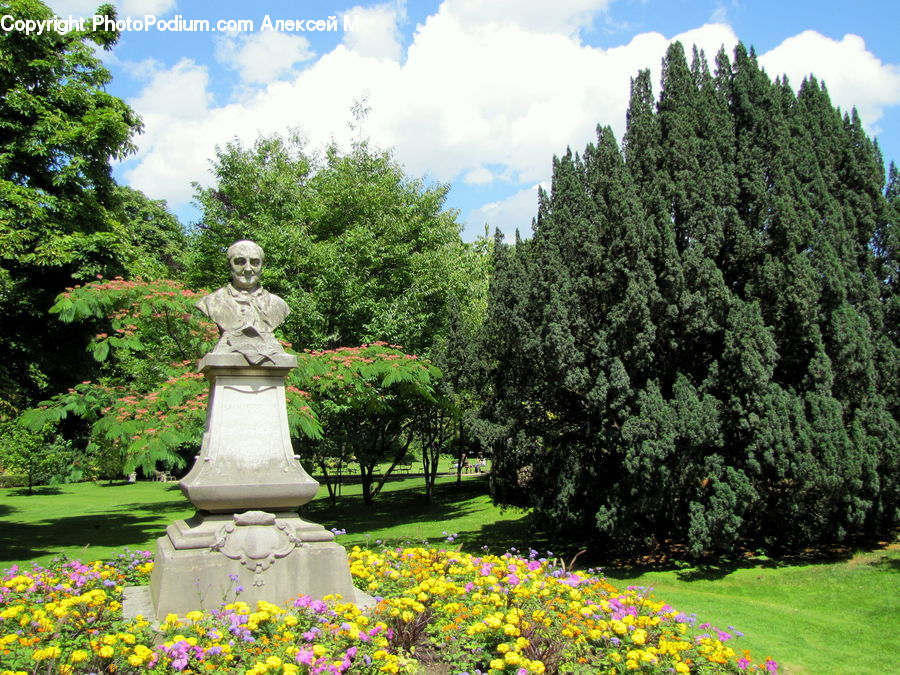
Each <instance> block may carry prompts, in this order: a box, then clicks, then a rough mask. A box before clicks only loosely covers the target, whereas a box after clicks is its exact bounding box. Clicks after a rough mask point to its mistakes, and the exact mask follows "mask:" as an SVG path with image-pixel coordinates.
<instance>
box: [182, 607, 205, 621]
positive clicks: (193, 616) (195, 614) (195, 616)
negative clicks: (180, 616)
mask: <svg viewBox="0 0 900 675" xmlns="http://www.w3.org/2000/svg"><path fill="white" fill-rule="evenodd" d="M185 616H186V617H187V618H188V619H190V620H191V621H200V620H201V619H202V618H203V612H200V611H198V610H196V609H195V610H193V611H192V612H188V613H187V614H186V615H185Z"/></svg>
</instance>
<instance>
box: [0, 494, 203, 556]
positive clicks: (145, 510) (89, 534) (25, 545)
mask: <svg viewBox="0 0 900 675" xmlns="http://www.w3.org/2000/svg"><path fill="white" fill-rule="evenodd" d="M186 505H187V506H189V503H188V502H187V501H186V500H184V499H181V500H177V501H176V500H172V501H167V502H161V503H155V504H147V503H132V504H120V505H117V506H113V507H110V510H109V511H108V512H105V513H90V514H83V515H77V516H69V517H65V518H56V519H54V520H47V521H39V522H34V523H17V522H9V521H0V562H3V561H8V560H27V559H30V558H38V557H40V556H44V555H49V554H51V553H53V552H54V551H58V550H59V549H60V548H65V547H78V546H81V547H84V548H85V549H89V548H90V547H91V546H110V547H115V548H125V547H136V546H137V547H140V546H146V543H147V541H148V540H149V539H151V538H152V537H154V536H161V535H162V534H163V532H164V531H165V527H166V525H167V524H168V522H167V519H165V518H161V517H160V516H164V514H166V513H171V514H173V516H172V520H174V517H175V514H181V513H184V511H185V506H186ZM123 512H124V513H123ZM87 555H88V556H89V555H90V554H87Z"/></svg>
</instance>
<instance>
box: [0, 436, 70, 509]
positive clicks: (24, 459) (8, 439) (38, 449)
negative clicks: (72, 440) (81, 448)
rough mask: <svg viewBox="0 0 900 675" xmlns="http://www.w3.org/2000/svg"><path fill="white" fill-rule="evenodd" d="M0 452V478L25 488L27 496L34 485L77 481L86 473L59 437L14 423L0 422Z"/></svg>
mask: <svg viewBox="0 0 900 675" xmlns="http://www.w3.org/2000/svg"><path fill="white" fill-rule="evenodd" d="M0 448H3V458H2V461H0V469H2V472H3V473H2V475H4V476H5V475H9V476H11V477H13V480H12V481H11V482H12V483H13V484H15V485H21V486H22V487H26V488H28V494H31V493H32V491H33V490H32V488H34V486H36V485H48V484H52V483H66V482H69V481H75V480H80V479H81V478H82V477H83V476H84V475H85V473H86V469H87V467H86V465H85V463H84V461H83V457H81V456H80V454H79V453H77V452H76V451H75V450H74V449H73V448H72V447H71V446H70V445H69V444H68V443H66V442H65V441H64V440H63V438H62V437H61V436H60V435H59V434H53V433H50V432H49V431H48V430H46V429H40V430H38V431H32V430H30V429H27V428H25V427H24V426H22V425H21V424H19V423H18V421H17V420H0Z"/></svg>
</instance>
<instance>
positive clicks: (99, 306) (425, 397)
mask: <svg viewBox="0 0 900 675" xmlns="http://www.w3.org/2000/svg"><path fill="white" fill-rule="evenodd" d="M203 295H204V293H202V292H196V291H192V290H190V289H188V288H185V286H184V285H183V284H181V283H180V282H177V281H171V280H165V279H163V280H157V281H149V282H148V281H141V280H136V281H125V280H123V279H121V278H116V279H114V280H111V281H106V280H98V281H93V282H90V283H88V284H85V285H83V286H81V285H79V286H77V287H73V288H70V289H69V290H67V291H66V292H65V293H63V294H61V295H60V296H59V298H58V299H57V302H56V304H55V305H54V306H53V309H52V310H51V311H52V312H53V313H55V314H58V315H59V317H60V319H62V320H63V321H68V322H71V321H83V320H86V319H95V320H101V319H102V320H106V321H108V325H109V328H108V329H107V332H102V333H98V334H97V335H95V337H94V339H93V341H92V342H91V344H90V345H89V346H88V350H89V351H90V352H91V353H92V354H93V356H94V358H95V359H96V360H97V361H99V362H102V363H103V367H102V370H101V377H100V378H99V379H98V380H97V381H84V382H82V383H80V384H77V385H75V386H74V387H71V388H70V389H69V390H68V391H67V392H65V393H62V394H58V395H57V396H54V397H53V398H51V399H50V400H48V401H44V402H42V403H41V405H40V406H38V407H37V408H33V409H31V410H28V411H26V412H25V413H24V414H23V415H22V422H23V423H24V424H25V425H27V426H28V427H29V428H31V429H35V430H37V429H42V428H44V427H45V426H47V425H54V424H58V423H60V422H62V421H63V420H66V419H67V418H70V417H77V418H81V419H82V420H84V421H85V422H86V423H88V424H89V425H90V445H89V446H88V448H87V450H88V452H89V454H91V456H92V457H93V459H94V461H95V465H96V468H97V470H98V471H100V473H101V474H103V475H105V476H108V477H113V476H119V475H122V474H127V473H130V472H131V471H134V470H135V469H136V468H141V469H142V470H143V472H144V473H145V474H151V473H152V472H153V470H154V469H156V467H157V466H158V465H160V464H162V465H164V466H167V467H178V468H181V467H183V466H184V465H185V459H184V456H185V455H190V454H193V453H192V452H188V450H190V449H192V448H196V446H197V444H198V442H199V440H200V438H201V436H202V433H203V424H204V421H205V419H206V403H207V401H206V399H207V395H208V385H207V383H206V381H205V378H204V377H203V376H202V375H201V374H199V373H197V372H195V371H194V368H195V361H196V359H197V358H199V357H200V356H202V355H203V354H205V353H206V352H208V351H209V350H210V349H211V348H212V347H213V345H214V344H215V342H216V339H217V337H218V331H217V329H216V327H215V325H214V324H212V323H210V322H209V321H207V320H205V319H204V318H203V316H202V315H201V314H200V313H199V312H197V311H196V310H195V309H194V307H193V305H194V303H195V302H196V301H197V300H198V299H199V298H200V297H202V296H203ZM297 359H298V367H297V368H296V369H294V370H293V371H292V372H291V374H290V376H289V379H288V382H287V385H288V386H287V391H286V397H287V405H288V424H289V427H290V431H291V434H292V436H293V437H295V438H296V437H298V436H299V437H302V438H305V439H310V440H315V439H321V438H322V433H323V430H322V426H321V424H320V421H319V420H322V422H323V423H324V425H325V429H326V432H327V434H328V436H329V442H330V443H331V444H332V445H333V444H335V443H337V444H340V445H341V446H342V447H343V448H345V449H346V450H347V451H348V452H349V453H350V454H351V456H352V457H353V458H354V459H355V460H356V461H359V462H360V463H361V464H363V465H364V466H365V467H366V468H367V469H368V473H367V476H368V479H369V483H368V485H371V482H372V479H373V472H374V467H375V465H377V464H378V462H380V461H381V460H382V459H383V458H384V457H385V456H386V455H388V454H389V453H390V452H391V450H392V449H393V448H395V447H396V445H397V443H398V442H400V441H399V439H400V438H401V437H402V436H403V434H404V432H405V429H406V427H407V426H408V425H409V423H410V419H411V418H412V417H413V416H414V411H413V407H414V406H416V405H420V404H422V402H430V401H431V400H432V390H433V381H434V380H435V378H438V377H440V371H439V370H438V369H437V368H435V367H434V366H432V365H431V364H430V363H429V362H428V361H427V360H423V359H419V358H417V357H416V356H414V355H410V354H404V353H403V352H402V351H401V350H400V349H399V348H398V347H397V346H388V345H387V344H385V343H375V344H372V345H363V346H362V347H353V348H341V349H337V350H326V351H307V352H304V353H301V354H297ZM301 450H302V448H301ZM398 459H399V458H398ZM388 473H389V472H388ZM382 484H383V481H382ZM380 487H381V485H379V486H378V487H377V488H376V489H375V490H374V491H373V493H372V496H374V494H377V492H378V490H380ZM367 494H369V493H367Z"/></svg>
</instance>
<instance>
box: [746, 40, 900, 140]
mask: <svg viewBox="0 0 900 675" xmlns="http://www.w3.org/2000/svg"><path fill="white" fill-rule="evenodd" d="M759 62H760V64H762V66H763V67H764V68H765V69H766V72H768V73H769V75H770V76H771V77H775V76H778V75H781V74H786V75H787V76H788V79H789V81H790V82H791V84H792V85H793V86H794V87H795V88H797V87H799V86H800V83H801V82H802V81H803V78H804V77H807V76H808V75H809V74H810V73H814V74H815V76H816V78H817V79H818V80H820V81H823V80H824V82H825V85H826V86H827V87H828V93H829V95H830V96H831V101H832V103H834V104H835V105H838V106H840V107H841V109H842V110H844V111H845V112H849V111H850V109H851V108H852V107H853V106H856V109H857V110H858V111H859V114H860V117H861V118H862V121H863V123H864V124H865V125H866V127H867V129H868V130H869V131H870V132H871V131H877V126H876V123H877V122H878V120H879V119H881V116H882V115H883V114H884V108H885V107H886V106H891V105H897V104H898V103H900V64H885V63H882V62H881V61H880V60H879V59H878V58H877V57H876V56H875V55H874V54H872V52H870V51H868V50H867V49H866V43H865V41H864V40H863V39H862V38H861V37H859V36H858V35H852V34H847V35H845V36H844V38H843V39H842V40H840V41H837V40H833V39H831V38H829V37H826V36H824V35H822V34H820V33H817V32H815V31H811V30H807V31H804V32H802V33H800V34H799V35H795V36H794V37H790V38H788V39H787V40H785V41H784V42H782V43H781V44H780V45H778V46H777V47H775V48H774V49H772V50H771V51H769V52H766V53H765V54H763V55H762V56H760V57H759Z"/></svg>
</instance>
